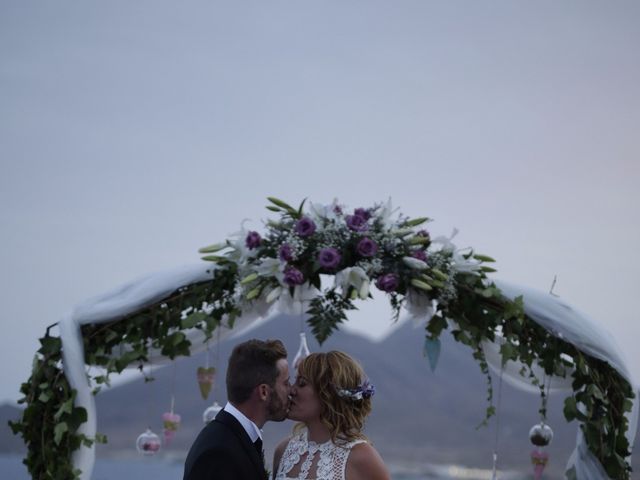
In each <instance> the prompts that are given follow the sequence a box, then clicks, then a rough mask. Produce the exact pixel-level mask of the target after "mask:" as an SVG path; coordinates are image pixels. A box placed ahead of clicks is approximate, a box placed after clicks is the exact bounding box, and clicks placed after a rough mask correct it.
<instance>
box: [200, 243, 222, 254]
mask: <svg viewBox="0 0 640 480" xmlns="http://www.w3.org/2000/svg"><path fill="white" fill-rule="evenodd" d="M227 247H228V245H225V244H224V243H214V244H213V245H209V246H208V247H202V248H201V249H200V250H198V252H199V253H215V252H217V251H219V250H223V249H225V248H227Z"/></svg>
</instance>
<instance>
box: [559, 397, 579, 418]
mask: <svg viewBox="0 0 640 480" xmlns="http://www.w3.org/2000/svg"><path fill="white" fill-rule="evenodd" d="M563 413H564V418H566V419H567V422H572V421H573V420H575V419H576V417H577V416H578V406H577V405H576V399H575V397H567V398H566V399H565V401H564V409H563Z"/></svg>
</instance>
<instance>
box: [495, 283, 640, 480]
mask: <svg viewBox="0 0 640 480" xmlns="http://www.w3.org/2000/svg"><path fill="white" fill-rule="evenodd" d="M495 284H496V286H497V287H498V288H499V289H500V290H501V291H502V293H503V295H504V296H505V297H507V298H509V299H511V300H513V299H515V298H517V297H519V296H520V295H522V298H523V300H524V312H525V314H526V315H527V316H529V317H530V318H531V319H532V320H533V321H535V322H536V323H538V324H539V325H540V326H542V327H544V328H545V329H546V330H548V331H549V332H551V333H552V334H553V335H554V336H556V337H558V338H560V339H563V340H564V341H566V342H569V343H571V344H572V345H574V346H575V347H576V348H577V349H578V350H580V351H581V352H583V353H586V354H587V355H590V356H592V357H595V358H598V359H600V360H603V361H605V362H607V363H608V364H609V365H611V366H612V367H613V368H614V369H615V370H616V371H617V372H618V373H619V374H620V375H622V377H623V378H625V379H626V380H627V381H628V382H629V383H630V384H631V385H632V387H633V389H634V391H635V393H636V398H635V399H634V401H633V409H632V411H631V412H630V413H628V414H627V419H628V420H629V429H628V431H627V435H626V436H627V439H628V440H629V444H630V445H631V449H633V440H634V438H635V436H636V428H637V425H638V412H639V410H640V402H639V398H638V397H639V396H638V389H637V383H636V381H635V379H634V378H633V377H632V376H631V374H630V372H629V370H628V368H627V364H626V362H625V361H624V358H623V356H622V353H621V351H620V349H619V348H618V346H617V345H616V342H615V340H614V339H613V337H612V336H611V334H610V333H609V332H607V331H606V330H605V329H604V328H602V327H601V326H599V325H598V324H597V323H595V322H594V321H593V320H591V319H590V318H589V317H588V316H587V315H585V314H584V313H581V312H579V311H578V310H576V309H575V308H573V307H571V306H570V305H568V304H567V303H566V302H565V301H564V300H562V299H561V298H559V297H557V296H555V295H551V294H549V293H545V292H541V291H538V290H534V289H532V288H528V287H521V286H517V285H514V284H511V283H507V282H504V281H495ZM483 348H484V352H485V355H486V357H487V362H488V363H489V365H490V366H491V368H492V370H493V371H494V372H497V373H499V372H500V371H501V363H502V358H501V356H500V344H499V339H498V340H497V341H496V343H489V342H485V344H484V345H483ZM521 367H522V364H520V363H519V362H513V361H510V362H507V364H506V365H505V366H504V368H503V379H504V380H506V381H507V382H509V383H510V384H511V385H513V386H515V387H518V388H520V389H523V390H526V391H531V392H536V393H537V392H539V390H538V388H537V387H533V386H531V385H530V384H529V383H528V382H527V380H526V378H523V377H522V376H520V374H519V371H520V368H521ZM536 370H537V372H538V373H537V377H538V378H539V379H542V378H543V374H542V370H541V369H539V368H536V367H535V366H534V372H535V371H536ZM571 381H572V379H571V374H570V372H568V373H567V376H566V378H562V377H552V378H551V379H550V391H566V392H571V391H572V388H571ZM627 460H628V461H629V462H630V461H631V459H630V458H628V459H627ZM570 468H574V469H575V472H576V478H579V479H580V480H582V479H584V480H603V479H608V478H609V477H608V476H607V475H606V473H605V471H604V469H603V467H602V465H601V464H600V462H599V461H598V459H597V458H596V457H595V456H594V455H593V454H592V453H591V452H590V451H589V449H588V447H587V444H586V440H585V438H584V435H582V431H581V430H580V428H578V435H577V440H576V448H575V450H574V451H573V453H572V454H571V457H570V458H569V461H568V463H567V467H566V470H569V469H570Z"/></svg>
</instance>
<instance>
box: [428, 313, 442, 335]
mask: <svg viewBox="0 0 640 480" xmlns="http://www.w3.org/2000/svg"><path fill="white" fill-rule="evenodd" d="M445 328H447V320H446V319H445V318H444V317H443V316H442V315H434V316H433V317H431V320H429V324H428V325H427V332H429V333H430V334H431V336H432V337H438V336H439V335H440V333H441V332H442V330H444V329H445Z"/></svg>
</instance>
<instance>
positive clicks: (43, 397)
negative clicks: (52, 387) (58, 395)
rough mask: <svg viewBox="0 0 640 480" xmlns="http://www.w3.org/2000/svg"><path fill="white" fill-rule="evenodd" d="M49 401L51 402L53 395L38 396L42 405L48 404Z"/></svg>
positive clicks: (46, 393) (42, 394) (43, 393)
mask: <svg viewBox="0 0 640 480" xmlns="http://www.w3.org/2000/svg"><path fill="white" fill-rule="evenodd" d="M49 400H51V395H50V393H49V392H42V393H41V394H40V396H38V401H40V402H42V403H47V402H48V401H49Z"/></svg>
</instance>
